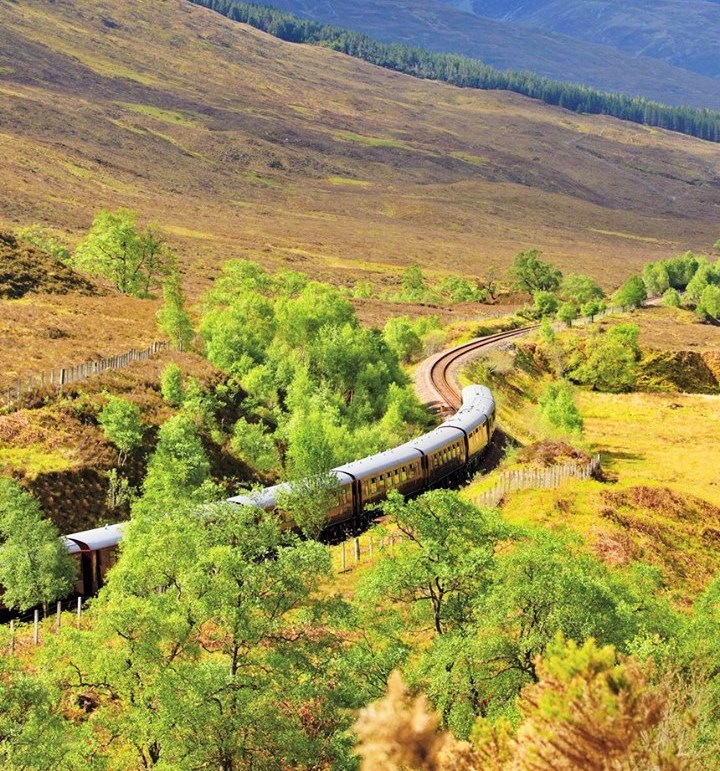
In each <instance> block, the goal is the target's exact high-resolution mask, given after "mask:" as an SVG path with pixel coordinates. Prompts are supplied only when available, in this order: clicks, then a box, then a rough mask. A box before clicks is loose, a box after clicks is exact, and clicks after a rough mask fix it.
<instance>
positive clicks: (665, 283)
mask: <svg viewBox="0 0 720 771" xmlns="http://www.w3.org/2000/svg"><path fill="white" fill-rule="evenodd" d="M642 280H643V282H644V284H645V288H646V289H647V292H648V295H649V296H652V297H657V296H659V295H662V294H664V293H665V292H667V290H668V289H669V288H670V272H669V271H668V268H667V265H666V264H665V263H664V262H650V263H648V264H647V265H645V266H644V267H643V272H642Z"/></svg>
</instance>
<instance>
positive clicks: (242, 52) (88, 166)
mask: <svg viewBox="0 0 720 771" xmlns="http://www.w3.org/2000/svg"><path fill="white" fill-rule="evenodd" d="M0 22H2V24H1V25H0V73H2V74H1V75H0V115H2V124H1V126H0V185H2V188H3V190H4V193H5V194H4V196H3V197H2V198H0V225H5V226H17V225H24V224H28V223H29V222H32V221H35V220H41V221H43V222H45V223H49V224H52V225H55V226H57V227H61V228H64V229H66V230H67V231H69V232H70V233H71V234H77V233H78V232H79V231H80V230H81V229H84V228H86V227H87V226H88V224H89V222H90V220H91V218H92V215H93V213H94V212H95V211H97V210H98V209H99V208H101V207H116V206H119V205H125V206H130V207H132V208H135V209H137V210H138V211H140V212H141V213H142V214H143V216H144V217H146V218H148V219H149V218H152V219H157V220H158V221H159V222H160V223H161V224H162V226H163V227H164V228H165V229H166V232H167V233H168V235H169V236H170V238H171V240H172V241H173V243H174V244H175V245H176V246H177V247H178V248H179V249H180V252H181V258H182V260H183V262H184V265H185V267H186V269H187V271H188V274H189V276H190V277H191V278H193V279H194V280H195V281H196V286H197V287H199V286H200V285H201V284H204V282H205V281H206V280H207V279H208V278H209V277H210V276H212V275H214V274H215V273H216V271H217V267H218V265H219V263H220V262H221V261H222V260H223V259H226V258H228V257H231V256H249V257H255V258H258V259H261V260H262V261H263V262H265V263H267V264H271V265H275V266H278V265H290V266H299V267H301V268H303V269H309V270H311V271H313V272H315V273H316V274H319V275H323V276H335V277H336V278H337V279H338V280H343V281H347V280H350V279H351V278H356V277H358V276H360V275H363V277H368V276H370V277H372V278H373V279H374V280H376V281H379V282H384V281H390V280H393V278H392V276H393V272H394V270H395V268H394V266H396V265H398V264H400V265H406V264H408V263H410V262H412V261H415V260H417V261H419V262H421V263H422V264H424V265H425V266H427V267H428V268H429V269H430V270H436V271H443V270H451V271H456V272H469V273H482V272H483V271H484V270H485V268H486V267H487V265H488V264H489V263H490V262H495V263H497V264H500V265H506V264H507V263H508V261H509V258H510V256H511V255H512V254H514V253H515V252H516V251H518V250H519V249H522V248H529V247H533V246H539V247H541V248H543V249H545V250H546V254H547V256H549V257H551V258H553V259H556V260H557V261H558V262H559V263H561V264H563V265H564V266H566V267H572V268H573V269H576V270H577V269H581V268H582V269H586V270H589V271H591V272H593V273H595V274H596V275H597V276H598V277H600V278H601V279H602V280H603V281H604V282H605V283H606V284H612V283H613V282H616V281H617V280H619V279H620V278H621V277H622V276H624V275H625V274H626V273H627V272H628V271H629V270H630V269H631V265H637V264H639V263H640V262H641V261H645V260H647V259H648V258H649V257H656V256H663V255H668V254H672V253H673V252H676V251H679V250H681V249H685V248H688V247H697V248H700V247H703V246H704V245H707V244H709V243H712V242H714V241H715V240H716V238H717V224H716V223H717V213H718V207H720V159H718V155H717V148H716V147H715V146H713V145H710V144H708V143H704V142H701V141H697V140H693V139H690V138H687V137H682V136H677V135H671V134H667V133H665V132H662V131H655V130H650V129H646V128H643V127H639V126H634V125H630V124H624V123H622V122H620V121H616V120H613V119H609V118H589V117H585V116H578V115H575V114H571V113H567V112H565V111H563V110H560V109H555V108H549V107H546V106H544V105H541V104H538V103H537V102H534V101H532V100H528V99H525V98H523V97H519V96H515V95H513V94H507V93H496V92H471V91H462V90H458V89H455V88H451V87H448V86H444V85H441V84H437V83H430V82H424V81H418V80H415V79H413V78H409V77H406V76H403V75H399V74H396V73H392V72H388V71H385V70H381V69H378V68H375V67H372V66H369V65H366V64H364V63H362V62H358V61H356V60H353V59H349V58H347V57H344V56H341V55H339V54H335V53H332V52H330V51H327V50H324V49H319V48H311V47H305V46H298V45H292V44H287V43H283V42H281V41H278V40H276V39H274V38H271V37H269V36H267V35H264V34H262V33H259V32H257V31H255V30H251V29H249V28H247V27H244V26H243V25H240V24H237V23H234V22H231V21H229V20H227V19H225V18H223V17H221V16H219V15H217V14H214V13H211V12H208V11H205V10H203V9H200V8H196V7H193V6H191V5H190V4H187V3H184V2H182V0H163V2H156V3H137V2H130V0H101V2H92V1H91V0H78V1H77V2H69V1H67V0H66V1H65V2H63V1H60V0H59V1H58V2H56V3H53V4H47V3H44V2H40V0H28V2H24V3H23V4H17V5H16V4H4V5H1V6H0Z"/></svg>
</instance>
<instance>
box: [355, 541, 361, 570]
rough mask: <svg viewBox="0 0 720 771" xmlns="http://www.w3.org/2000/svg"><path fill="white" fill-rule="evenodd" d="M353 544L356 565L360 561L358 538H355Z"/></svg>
mask: <svg viewBox="0 0 720 771" xmlns="http://www.w3.org/2000/svg"><path fill="white" fill-rule="evenodd" d="M354 546H355V564H356V565H357V564H358V562H360V539H359V538H356V539H355V543H354Z"/></svg>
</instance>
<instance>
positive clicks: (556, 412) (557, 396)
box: [540, 382, 583, 434]
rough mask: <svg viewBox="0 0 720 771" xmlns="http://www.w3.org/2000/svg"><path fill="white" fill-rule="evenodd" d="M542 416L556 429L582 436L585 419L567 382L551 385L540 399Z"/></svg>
mask: <svg viewBox="0 0 720 771" xmlns="http://www.w3.org/2000/svg"><path fill="white" fill-rule="evenodd" d="M540 414H541V415H542V416H543V418H545V420H547V422H548V423H549V424H550V425H551V426H553V427H554V428H559V429H561V430H563V431H567V432H568V433H571V434H581V433H582V430H583V419H582V415H581V414H580V411H579V410H578V408H577V406H576V405H575V400H574V399H573V393H572V388H571V387H570V385H569V384H568V383H566V382H560V383H551V384H550V385H549V386H548V387H547V388H546V389H545V391H544V393H543V395H542V396H541V397H540Z"/></svg>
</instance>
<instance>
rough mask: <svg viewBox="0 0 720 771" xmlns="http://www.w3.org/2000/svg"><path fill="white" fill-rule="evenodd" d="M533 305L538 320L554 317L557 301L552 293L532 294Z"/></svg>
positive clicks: (538, 292) (540, 292)
mask: <svg viewBox="0 0 720 771" xmlns="http://www.w3.org/2000/svg"><path fill="white" fill-rule="evenodd" d="M533 304H534V313H535V315H536V316H537V317H538V318H545V317H547V316H554V315H555V314H556V313H557V310H558V299H557V297H555V295H554V294H553V293H552V292H544V291H537V292H533Z"/></svg>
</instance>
